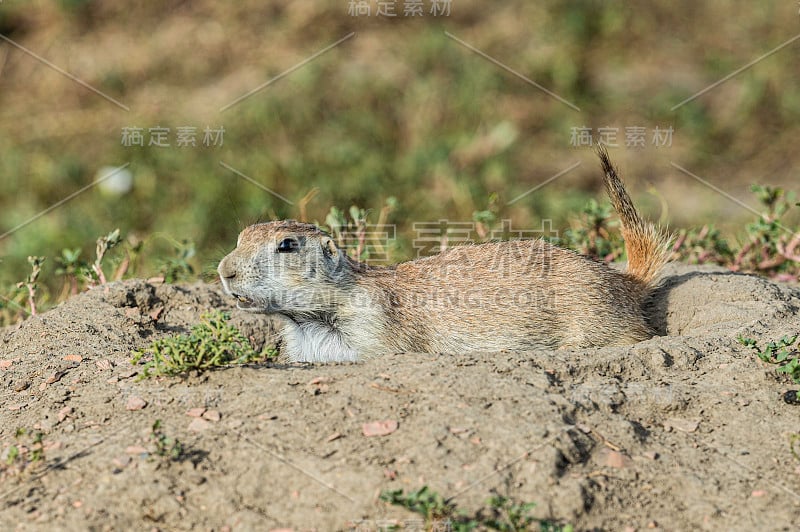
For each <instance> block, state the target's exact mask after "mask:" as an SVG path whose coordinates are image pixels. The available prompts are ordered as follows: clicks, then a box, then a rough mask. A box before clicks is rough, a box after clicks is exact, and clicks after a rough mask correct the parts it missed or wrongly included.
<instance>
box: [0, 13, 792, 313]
mask: <svg viewBox="0 0 800 532" xmlns="http://www.w3.org/2000/svg"><path fill="white" fill-rule="evenodd" d="M425 6H426V10H425V12H426V14H425V16H423V17H417V18H409V17H403V16H402V12H403V9H402V2H399V3H398V8H397V11H398V13H399V14H400V16H398V17H396V18H394V19H389V18H385V17H376V16H375V15H374V10H375V5H374V2H373V3H372V9H373V15H372V16H370V17H363V16H362V17H352V16H349V15H348V12H347V10H348V1H347V0H337V1H324V2H313V3H311V2H302V3H299V2H278V1H277V0H266V1H255V0H244V1H241V2H236V3H220V2H211V1H206V0H203V1H197V2H164V1H148V2H145V1H143V0H142V1H132V2H125V3H117V2H111V1H110V0H56V1H51V0H35V1H21V0H20V1H14V0H5V1H4V2H3V3H2V4H0V34H2V35H4V36H6V37H8V38H10V39H13V40H14V42H17V43H19V44H20V45H22V46H25V47H26V48H28V49H30V50H31V51H33V52H34V53H36V54H38V55H40V56H42V57H44V58H46V59H47V60H48V61H50V62H52V63H53V64H55V65H57V66H58V67H59V68H62V69H64V70H66V71H68V72H70V73H71V74H73V75H75V76H77V77H78V78H80V79H81V80H84V81H85V82H86V83H88V84H90V85H91V86H93V87H96V88H97V89H98V90H100V91H102V92H103V93H105V94H107V95H108V96H109V97H110V98H113V99H114V100H117V101H119V102H121V103H123V104H124V105H125V106H127V107H129V109H130V110H129V111H125V110H123V109H121V108H119V107H117V106H116V105H114V104H113V103H112V102H110V101H108V100H106V99H104V98H102V97H101V96H99V95H97V94H95V93H93V92H91V91H89V90H88V89H86V88H85V87H82V86H80V85H79V84H77V83H75V82H74V81H73V80H70V79H68V78H67V77H65V76H63V75H61V74H59V73H58V72H56V71H55V70H53V69H52V68H49V67H47V66H46V65H44V64H42V63H41V62H39V61H37V60H36V59H35V58H33V57H31V56H30V55H28V54H26V53H24V52H23V51H21V50H20V49H19V48H17V47H15V46H13V45H11V44H10V43H8V42H5V41H0V234H2V233H5V232H6V231H8V230H10V229H11V228H14V227H16V226H17V225H19V224H22V223H24V222H25V221H26V220H29V219H30V218H31V217H33V216H35V215H37V213H40V212H41V211H43V210H44V209H47V208H48V207H50V206H51V205H53V204H55V203H57V202H58V201H61V200H63V199H64V198H65V197H68V196H69V195H70V194H72V193H73V192H76V191H78V190H80V189H81V188H83V187H87V186H88V185H90V184H91V183H92V182H93V181H94V180H96V179H98V178H100V177H101V176H102V175H105V174H103V171H102V169H103V168H108V167H116V166H121V165H125V164H128V165H129V166H128V167H127V168H126V170H127V171H129V172H130V173H131V176H132V187H131V189H130V191H128V192H125V193H117V192H114V191H113V190H109V189H108V187H103V186H102V185H98V186H94V187H91V188H89V189H87V190H86V191H85V192H83V193H81V194H79V195H77V196H76V197H75V198H74V199H71V200H70V201H68V202H67V203H65V204H64V205H62V206H60V207H58V208H56V209H54V210H53V211H52V212H48V213H47V214H45V215H44V216H42V217H40V218H38V219H36V220H35V221H33V222H31V223H30V224H28V225H26V226H25V227H23V228H21V229H19V230H17V231H15V232H13V233H12V234H10V235H7V236H5V237H3V238H2V239H0V260H2V262H0V293H5V292H3V291H2V290H3V289H4V288H5V287H13V286H14V284H15V283H17V282H19V281H21V280H23V279H25V277H26V276H27V275H28V273H29V265H28V261H27V258H28V257H29V256H47V257H63V256H64V254H63V250H68V251H70V252H75V250H80V253H81V255H80V256H81V257H83V258H84V259H85V260H90V258H91V257H93V252H94V249H93V248H94V242H95V241H96V239H97V237H98V236H99V235H105V234H108V233H109V232H111V231H112V230H114V229H116V228H119V229H120V231H121V234H122V235H125V238H126V241H125V242H124V243H123V244H122V245H121V247H120V249H128V250H130V251H132V252H133V254H134V255H135V260H134V261H132V262H133V263H132V264H130V265H127V266H126V268H127V274H128V275H131V274H135V275H138V276H142V277H146V276H149V275H153V274H156V273H158V272H160V271H161V272H167V273H169V271H170V270H169V265H170V264H171V265H172V267H173V270H174V272H177V274H182V273H186V272H190V271H191V270H192V269H193V270H194V271H196V272H201V273H206V274H209V277H210V276H211V275H212V274H211V273H210V272H213V270H214V268H215V267H216V264H217V262H218V260H219V259H220V258H221V257H222V256H223V255H224V254H225V253H226V252H227V251H229V250H230V249H231V248H232V247H233V246H234V244H235V241H236V235H237V233H238V231H239V230H241V229H242V228H243V227H244V226H246V225H247V224H249V223H252V222H254V221H257V220H265V219H271V218H305V219H307V220H308V221H317V222H320V223H324V222H325V220H326V217H327V215H328V213H329V211H330V209H331V207H332V206H336V207H339V208H340V209H343V210H347V209H349V208H350V207H351V206H352V205H357V206H359V207H361V208H364V209H367V210H368V211H371V212H372V216H373V218H376V217H377V213H378V212H379V211H380V210H381V209H382V208H383V207H384V206H385V205H386V204H387V201H393V202H396V204H394V205H395V206H394V208H393V209H392V210H391V212H390V213H388V216H387V218H386V222H387V223H391V224H397V227H398V241H397V244H396V246H394V247H393V248H392V249H391V257H390V259H391V260H392V261H397V260H403V259H407V258H411V257H413V254H414V250H413V248H412V246H411V239H412V238H413V237H414V233H413V229H412V228H413V223H414V222H416V221H435V220H440V219H449V220H453V221H471V220H473V218H474V215H475V214H476V213H478V215H479V216H478V218H480V213H483V212H487V210H488V209H489V208H490V203H491V204H492V205H491V209H492V215H493V219H494V220H502V219H510V220H512V221H513V224H514V227H518V228H539V227H541V220H542V219H551V220H553V227H554V228H556V229H559V230H561V231H563V230H564V229H566V228H567V227H568V226H569V225H570V223H574V219H575V217H576V216H578V215H579V214H580V212H581V209H583V207H584V206H585V204H586V202H587V200H588V199H590V198H598V199H604V198H602V192H601V190H600V175H599V169H598V167H597V166H598V165H597V163H596V162H595V160H594V156H593V155H592V154H591V153H590V151H589V150H587V149H585V148H578V147H575V146H572V145H571V144H570V131H571V128H574V127H581V126H586V127H591V128H593V129H594V130H596V129H597V128H598V127H605V126H610V127H616V128H618V129H619V135H618V142H620V143H621V144H622V146H620V147H618V148H615V149H612V150H611V154H612V157H613V158H614V159H615V161H616V162H617V163H618V164H619V166H620V167H621V168H622V170H623V172H624V174H625V175H626V176H627V181H628V183H629V186H630V188H631V191H632V194H633V195H634V197H635V200H636V201H637V203H638V204H640V205H641V206H642V210H643V211H644V212H645V214H646V215H647V216H648V217H650V218H653V219H658V218H659V216H662V217H665V219H664V220H663V221H664V222H669V223H671V225H672V226H673V228H683V227H688V226H691V225H697V226H701V225H704V224H706V223H707V222H709V221H711V222H713V223H714V225H715V227H716V228H718V229H719V230H720V231H722V232H723V233H724V234H725V235H726V236H727V237H729V238H735V237H736V236H737V235H736V234H735V231H736V229H735V228H737V227H741V226H742V225H743V223H742V222H743V220H749V219H752V213H750V212H748V211H747V210H746V209H742V208H741V207H740V206H739V205H737V204H735V203H733V202H731V201H729V200H728V199H727V198H725V197H724V196H722V195H720V194H717V193H716V192H714V191H712V190H711V189H710V188H708V187H706V186H705V185H703V184H702V183H701V182H699V181H697V180H694V179H693V178H691V177H690V176H687V175H685V174H683V173H681V172H679V171H678V170H676V169H675V167H673V166H671V165H670V162H675V163H677V164H679V165H680V166H682V167H684V168H687V169H688V170H690V171H691V172H692V173H694V174H696V175H698V176H701V177H702V178H703V179H705V180H707V181H709V182H711V183H713V184H714V185H715V186H717V187H719V188H721V189H723V190H725V191H726V192H728V193H730V194H731V195H733V196H734V197H737V198H740V199H741V200H742V201H745V202H747V201H750V196H749V185H750V184H751V183H765V184H771V185H776V186H783V187H785V188H787V189H796V183H797V175H796V173H797V170H796V168H797V163H798V162H800V152H798V150H796V149H795V148H794V144H795V142H796V139H795V137H794V132H795V130H796V126H795V124H797V123H798V118H799V117H800V77H798V76H797V65H796V57H797V47H798V46H800V43H794V44H790V45H788V46H787V47H786V49H784V50H781V51H778V52H776V53H775V54H773V55H771V56H769V57H767V58H765V59H764V60H763V61H761V62H759V63H757V64H756V65H754V66H753V67H751V68H749V69H747V70H745V71H744V72H742V73H741V74H739V75H738V76H736V77H734V78H733V79H731V80H729V81H727V82H725V83H723V84H721V85H719V86H718V87H715V88H714V89H713V90H710V91H708V92H707V93H705V94H703V95H701V96H699V97H698V98H696V99H694V100H692V101H690V102H688V103H686V104H685V105H683V106H681V107H679V108H677V109H676V110H675V111H672V110H671V108H672V107H673V106H675V105H676V104H678V103H679V102H681V101H682V100H684V99H686V98H689V97H690V96H692V95H693V94H695V93H697V92H698V91H700V90H702V89H703V88H705V87H707V86H709V85H710V84H712V83H714V82H716V81H717V80H719V79H721V78H722V77H724V76H726V75H728V74H730V73H731V72H732V71H734V70H736V69H737V68H739V67H741V66H743V65H745V64H747V63H748V62H750V61H752V60H753V59H755V58H756V57H758V56H760V55H762V54H764V53H765V52H767V51H769V50H771V49H773V48H774V47H776V46H778V45H780V44H781V43H783V42H785V41H786V40H787V39H789V38H790V37H792V36H793V35H794V34H795V33H796V27H797V13H796V10H797V7H796V5H794V4H790V3H786V2H777V1H776V2H763V3H745V2H715V3H703V4H698V3H695V2H690V1H688V0H682V1H678V2H667V1H665V0H663V1H654V2H649V3H646V4H636V5H633V4H625V3H621V2H608V1H601V0H585V1H577V0H567V1H555V0H552V1H544V2H524V1H522V0H513V1H509V2H504V3H502V4H497V3H486V2H484V3H481V2H478V1H467V0H462V1H459V0H455V1H454V2H453V5H452V9H451V14H450V15H449V16H446V17H433V16H432V15H430V14H429V13H428V8H429V7H430V2H425ZM352 31H354V32H356V36H355V37H354V38H352V39H349V40H347V41H345V42H344V43H342V44H341V45H340V46H338V47H336V48H334V49H332V50H330V51H329V52H327V53H325V54H324V55H322V56H321V57H318V58H317V59H315V60H314V61H311V62H310V63H308V64H306V65H305V66H303V67H302V68H299V69H298V70H296V71H294V72H293V73H291V74H290V75H288V76H286V77H284V78H282V79H280V80H278V81H277V82H275V83H274V84H271V85H270V86H268V87H266V88H264V89H263V90H261V91H260V92H258V93H256V94H254V95H252V96H251V97H248V98H246V99H244V100H243V101H241V102H240V103H238V104H236V105H234V106H232V107H230V108H229V109H227V110H225V111H220V109H221V108H222V107H224V106H226V105H228V104H229V103H231V102H232V101H233V100H235V99H236V98H238V97H240V96H241V95H243V94H245V93H247V92H248V91H250V90H252V89H253V88H255V87H258V86H260V85H261V84H263V83H265V82H266V81H267V80H269V79H271V78H273V77H274V76H276V75H278V74H280V73H281V72H284V71H285V70H286V69H288V68H290V67H292V66H294V65H296V64H298V63H299V62H300V61H302V60H304V59H305V58H307V57H308V56H310V55H311V54H313V53H315V52H317V51H319V50H322V49H323V48H325V47H326V46H328V45H329V44H331V43H333V42H335V41H337V40H338V39H341V38H342V37H344V36H345V35H347V34H349V33H350V32H352ZM445 31H448V32H450V33H451V34H452V35H453V36H455V37H457V38H458V39H462V40H464V41H465V42H467V43H469V44H470V45H472V46H475V47H477V48H479V49H480V50H482V51H484V52H485V53H487V54H489V55H490V56H492V57H495V58H497V59H498V60H499V61H501V62H503V63H505V64H507V65H508V66H509V67H510V68H513V69H514V70H516V71H517V72H519V73H521V74H523V75H524V76H526V77H528V78H529V79H531V80H534V81H535V82H536V83H538V84H541V85H542V86H543V87H545V88H547V89H548V90H550V91H553V92H554V93H555V94H557V95H558V96H560V97H562V98H564V99H566V100H568V101H569V102H572V103H573V104H574V105H576V106H577V107H579V108H580V111H579V112H578V111H575V110H573V109H572V108H570V107H569V106H567V105H564V104H563V103H561V102H559V101H557V100H556V99H554V98H552V97H550V96H548V95H547V94H545V93H544V92H542V91H540V90H538V89H537V88H536V87H534V86H532V85H530V84H528V83H526V82H525V81H523V80H521V79H519V78H518V77H516V76H514V75H513V74H511V73H509V72H507V71H506V70H504V69H502V68H500V67H498V66H497V65H495V64H492V63H491V62H490V61H487V60H486V59H485V58H483V57H480V56H479V55H478V54H476V53H474V52H473V51H471V50H469V49H467V48H466V47H464V46H462V45H461V44H459V43H458V42H456V41H455V40H454V39H451V38H449V37H448V36H447V35H446V34H445ZM156 126H161V127H168V128H170V133H169V136H168V140H169V142H170V144H171V146H170V147H156V146H147V145H145V146H144V147H138V146H132V147H130V146H123V145H122V143H121V136H122V135H121V132H122V129H123V128H125V127H141V128H144V130H145V131H144V135H145V144H147V143H148V141H149V135H148V134H147V129H148V128H152V127H156ZM181 126H193V127H196V128H197V140H196V143H197V146H195V147H191V146H190V147H178V146H177V145H176V134H177V128H178V127H181ZM207 126H208V127H211V128H218V127H224V129H225V133H224V137H223V140H224V143H223V145H222V146H203V145H202V138H203V129H204V128H205V127H207ZM629 126H642V127H645V128H647V134H648V140H647V144H646V146H645V147H644V148H642V149H632V148H626V147H625V146H624V137H625V134H624V128H625V127H629ZM655 127H660V128H666V127H673V128H674V131H675V133H674V139H673V143H672V145H671V146H668V147H655V146H653V145H652V144H651V142H650V139H649V136H650V135H651V132H652V129H653V128H655ZM221 162H222V163H224V164H226V165H229V166H230V167H231V168H234V169H235V170H236V171H238V172H241V173H242V174H244V175H246V176H248V177H249V178H251V179H253V180H255V181H256V182H258V183H260V184H261V185H262V186H263V187H266V188H267V189H269V190H271V191H273V192H275V193H276V194H279V195H280V196H283V197H285V198H287V199H289V200H290V201H291V202H292V203H293V204H289V203H287V202H285V201H283V200H281V199H280V198H278V197H277V196H276V195H274V194H271V193H270V192H268V191H267V190H264V189H263V188H259V187H257V186H255V185H253V184H252V183H250V182H248V181H247V180H246V179H245V178H242V177H240V176H239V175H237V174H236V173H235V172H233V171H231V170H229V169H227V168H225V167H224V166H222V165H221V164H220V163H221ZM576 162H581V163H582V164H581V165H580V166H578V167H577V168H576V169H575V170H574V171H571V172H568V173H566V174H564V175H563V176H562V177H560V178H558V179H555V180H554V181H553V182H552V183H550V184H548V185H546V186H543V187H542V188H540V189H537V190H536V191H535V192H533V193H530V194H528V195H526V196H524V197H523V198H522V199H520V200H519V201H516V202H512V200H514V199H515V198H517V197H518V196H520V195H521V194H524V193H525V192H526V191H529V190H531V189H532V188H533V187H536V186H537V185H539V184H541V183H543V182H545V181H546V180H548V179H549V178H550V177H551V176H553V175H555V174H557V173H559V172H561V171H563V170H564V169H566V168H568V167H570V166H571V165H573V164H574V163H576ZM106 172H107V170H106ZM653 187H654V188H653ZM313 191H316V194H314V193H313ZM307 195H309V196H313V198H312V199H311V200H310V201H307V202H303V201H301V200H302V198H304V197H306V196H307ZM509 203H510V204H509ZM793 222H796V217H795V218H790V219H788V220H785V223H793ZM112 255H113V256H111V257H109V259H108V260H109V261H111V264H112V266H113V267H114V269H115V270H116V269H117V268H118V267H119V265H120V263H121V262H123V261H124V260H125V258H126V257H127V258H130V254H126V253H122V252H116V253H115V254H112ZM114 261H116V263H114ZM62 262H63V261H62ZM61 267H62V268H63V267H64V265H63V264H62V265H61ZM42 268H43V272H42V275H41V280H40V283H45V284H47V283H50V285H49V286H45V287H44V288H46V290H43V291H42V293H50V294H54V295H53V296H52V297H53V298H55V294H58V293H61V292H62V290H63V288H62V286H60V285H55V284H53V283H56V281H55V279H56V276H55V275H53V273H54V272H55V271H56V269H57V268H59V262H58V261H56V260H48V261H46V262H45V263H44V264H43V266H42ZM177 274H176V275H177Z"/></svg>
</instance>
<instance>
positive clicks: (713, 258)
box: [672, 225, 734, 266]
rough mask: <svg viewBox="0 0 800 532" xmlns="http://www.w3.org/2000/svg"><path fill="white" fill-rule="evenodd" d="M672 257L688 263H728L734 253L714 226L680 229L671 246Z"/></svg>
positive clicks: (721, 264)
mask: <svg viewBox="0 0 800 532" xmlns="http://www.w3.org/2000/svg"><path fill="white" fill-rule="evenodd" d="M672 257H673V258H674V259H677V260H681V261H683V262H686V263H689V264H718V265H720V266H723V265H725V264H730V263H731V262H732V261H733V259H734V253H733V251H732V250H731V248H730V246H729V245H728V242H727V241H726V240H725V239H724V238H722V235H721V234H720V232H719V230H717V229H715V228H714V226H711V225H704V226H703V227H701V228H700V229H695V228H692V229H681V230H680V231H678V233H677V234H676V238H675V243H674V244H673V246H672Z"/></svg>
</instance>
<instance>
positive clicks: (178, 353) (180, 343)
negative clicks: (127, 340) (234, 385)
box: [131, 310, 276, 378]
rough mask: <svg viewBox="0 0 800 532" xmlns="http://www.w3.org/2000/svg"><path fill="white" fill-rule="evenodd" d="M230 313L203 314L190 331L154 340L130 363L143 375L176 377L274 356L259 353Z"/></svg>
mask: <svg viewBox="0 0 800 532" xmlns="http://www.w3.org/2000/svg"><path fill="white" fill-rule="evenodd" d="M229 319H230V315H229V314H228V313H225V312H221V311H218V310H215V311H212V312H209V313H207V314H203V316H202V317H201V319H200V323H198V324H197V325H194V326H193V327H192V330H191V333H190V334H188V335H186V334H179V335H175V336H170V337H167V338H160V339H158V340H155V341H154V342H153V343H152V344H150V346H149V347H147V348H146V349H143V350H142V351H137V352H136V353H135V354H134V356H133V359H132V360H131V363H132V364H134V365H136V366H140V367H141V369H142V374H141V377H142V378H146V377H158V376H175V375H182V374H185V373H188V372H189V371H192V370H195V371H205V370H209V369H212V368H219V367H225V366H230V365H233V364H248V363H253V362H260V361H264V360H266V359H269V358H273V357H274V356H275V355H276V353H275V351H274V350H265V351H264V352H261V353H259V352H256V350H255V349H253V347H252V346H251V345H250V342H249V341H248V340H247V338H245V337H244V335H243V334H242V333H241V332H240V331H239V330H238V329H237V328H236V327H234V326H233V325H231V324H229V323H227V322H228V320H229Z"/></svg>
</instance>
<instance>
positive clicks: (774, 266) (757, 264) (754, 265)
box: [732, 185, 800, 281]
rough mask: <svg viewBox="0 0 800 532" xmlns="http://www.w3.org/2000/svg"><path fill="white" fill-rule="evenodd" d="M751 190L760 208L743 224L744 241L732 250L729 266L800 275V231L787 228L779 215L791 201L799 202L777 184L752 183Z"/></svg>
mask: <svg viewBox="0 0 800 532" xmlns="http://www.w3.org/2000/svg"><path fill="white" fill-rule="evenodd" d="M751 190H752V191H753V193H754V194H755V195H756V198H757V199H758V201H759V202H760V203H761V205H762V206H763V208H764V212H763V213H762V214H761V215H760V216H759V217H758V219H757V220H756V221H755V222H753V223H750V224H748V225H747V227H746V232H747V242H746V243H745V244H744V245H743V246H742V248H741V249H740V250H739V252H738V253H737V254H736V257H735V258H734V261H733V265H732V269H734V270H737V271H738V270H742V271H752V272H756V273H760V274H762V275H767V276H769V277H776V276H780V277H782V278H785V279H786V280H795V281H796V280H797V279H798V276H799V275H800V250H799V249H798V248H800V232H794V233H792V232H791V231H787V230H786V228H785V227H784V226H783V225H782V224H781V218H782V217H783V216H784V215H785V214H786V213H787V212H788V211H789V210H790V209H791V208H792V206H793V205H800V204H797V203H795V202H794V200H795V197H794V194H793V193H791V192H789V193H787V192H785V191H784V190H783V189H782V188H780V187H777V188H773V187H768V186H762V185H753V186H752V187H751Z"/></svg>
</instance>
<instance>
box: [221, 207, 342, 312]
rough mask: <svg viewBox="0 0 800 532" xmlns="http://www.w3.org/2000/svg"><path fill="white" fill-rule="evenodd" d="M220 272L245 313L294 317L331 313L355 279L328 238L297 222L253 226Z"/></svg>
mask: <svg viewBox="0 0 800 532" xmlns="http://www.w3.org/2000/svg"><path fill="white" fill-rule="evenodd" d="M217 271H218V272H219V277H220V279H221V280H222V286H223V287H224V288H225V291H226V292H227V293H228V294H230V295H232V296H234V297H235V298H237V299H238V300H239V303H238V307H239V308H240V309H243V310H250V311H254V312H269V313H280V314H286V315H288V316H291V315H295V314H318V313H324V312H329V311H331V310H332V309H333V306H334V305H335V301H336V299H337V297H339V296H341V295H342V292H343V291H344V289H345V288H346V285H347V284H348V281H349V280H350V279H351V278H352V274H353V270H352V265H351V263H350V260H349V259H348V258H347V255H346V253H345V252H344V251H343V250H340V249H339V248H338V247H337V246H336V243H335V242H334V241H333V239H331V237H330V236H329V235H328V234H326V233H324V232H323V231H321V230H320V229H319V228H318V227H316V226H315V225H311V224H304V223H298V222H295V221H291V220H289V221H277V222H269V223H261V224H256V225H251V226H250V227H247V228H246V229H245V230H244V231H242V232H241V233H240V234H239V239H238V241H237V244H236V249H234V250H233V251H231V252H230V253H229V254H228V255H227V256H226V257H225V258H224V259H222V261H221V262H220V263H219V267H218V268H217Z"/></svg>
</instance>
